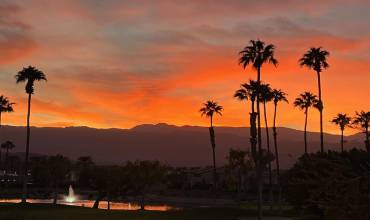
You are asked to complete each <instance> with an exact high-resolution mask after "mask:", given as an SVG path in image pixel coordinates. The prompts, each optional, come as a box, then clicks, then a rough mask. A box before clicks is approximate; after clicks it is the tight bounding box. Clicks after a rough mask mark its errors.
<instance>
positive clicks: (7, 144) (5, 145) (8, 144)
mask: <svg viewBox="0 0 370 220" xmlns="http://www.w3.org/2000/svg"><path fill="white" fill-rule="evenodd" d="M1 148H2V149H6V150H11V149H13V148H15V144H14V143H13V142H11V141H5V142H4V143H2V144H1Z"/></svg>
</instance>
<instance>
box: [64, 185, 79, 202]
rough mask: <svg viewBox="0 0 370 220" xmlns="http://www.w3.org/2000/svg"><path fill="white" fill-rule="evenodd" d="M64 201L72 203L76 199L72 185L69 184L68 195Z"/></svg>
mask: <svg viewBox="0 0 370 220" xmlns="http://www.w3.org/2000/svg"><path fill="white" fill-rule="evenodd" d="M65 201H66V202H69V203H73V202H74V201H76V195H75V192H74V190H73V188H72V185H69V188H68V196H67V197H65Z"/></svg>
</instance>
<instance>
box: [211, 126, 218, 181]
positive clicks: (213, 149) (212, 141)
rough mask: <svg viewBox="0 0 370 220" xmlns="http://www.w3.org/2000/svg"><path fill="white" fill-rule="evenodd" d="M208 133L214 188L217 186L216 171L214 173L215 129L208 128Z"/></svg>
mask: <svg viewBox="0 0 370 220" xmlns="http://www.w3.org/2000/svg"><path fill="white" fill-rule="evenodd" d="M209 134H210V137H211V145H212V158H213V186H214V188H216V186H217V173H216V143H215V131H214V130H213V127H210V128H209Z"/></svg>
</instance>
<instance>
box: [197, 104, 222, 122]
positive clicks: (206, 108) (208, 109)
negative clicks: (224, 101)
mask: <svg viewBox="0 0 370 220" xmlns="http://www.w3.org/2000/svg"><path fill="white" fill-rule="evenodd" d="M222 110H223V107H222V106H220V105H218V103H217V102H214V101H207V102H205V103H203V108H201V109H200V110H199V111H200V112H201V116H203V115H205V116H206V117H211V118H212V117H213V115H214V113H216V114H219V115H222V113H221V112H222Z"/></svg>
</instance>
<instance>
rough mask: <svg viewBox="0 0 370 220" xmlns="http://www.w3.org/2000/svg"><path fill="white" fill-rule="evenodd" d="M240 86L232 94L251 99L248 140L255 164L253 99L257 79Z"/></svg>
mask: <svg viewBox="0 0 370 220" xmlns="http://www.w3.org/2000/svg"><path fill="white" fill-rule="evenodd" d="M240 87H241V88H240V89H239V90H237V91H236V92H235V94H234V98H237V99H238V100H240V101H247V100H250V101H251V113H250V127H251V128H250V136H251V137H250V142H251V151H252V157H253V159H254V162H255V163H256V164H257V126H256V117H257V113H256V111H255V108H254V106H255V101H256V98H257V90H258V88H259V84H258V83H257V81H253V80H249V84H248V83H244V84H242V85H241V86H240Z"/></svg>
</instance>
